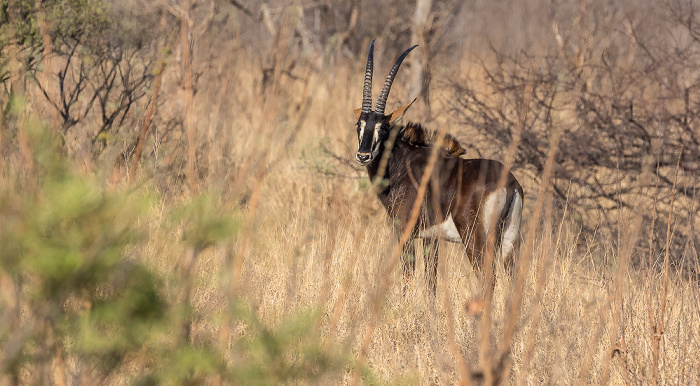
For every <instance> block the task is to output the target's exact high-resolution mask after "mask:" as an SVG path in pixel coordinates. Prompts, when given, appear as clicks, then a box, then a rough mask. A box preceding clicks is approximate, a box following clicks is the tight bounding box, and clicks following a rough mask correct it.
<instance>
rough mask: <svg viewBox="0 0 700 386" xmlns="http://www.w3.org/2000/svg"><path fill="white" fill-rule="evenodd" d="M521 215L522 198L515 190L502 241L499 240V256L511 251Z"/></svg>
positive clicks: (516, 236)
mask: <svg viewBox="0 0 700 386" xmlns="http://www.w3.org/2000/svg"><path fill="white" fill-rule="evenodd" d="M522 215H523V199H522V198H521V197H520V194H519V193H518V192H517V191H516V192H515V194H514V195H513V201H512V202H511V204H510V217H508V219H507V220H506V226H505V232H503V241H502V242H501V257H502V258H503V257H506V256H508V255H509V254H510V253H511V252H512V251H513V246H514V245H515V241H516V240H517V238H518V233H519V232H520V220H521V217H522Z"/></svg>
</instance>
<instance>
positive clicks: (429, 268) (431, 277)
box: [423, 239, 438, 295]
mask: <svg viewBox="0 0 700 386" xmlns="http://www.w3.org/2000/svg"><path fill="white" fill-rule="evenodd" d="M423 245H424V247H423V248H424V253H423V261H424V262H425V276H426V279H427V280H426V284H427V286H428V289H430V291H431V292H432V293H433V295H435V294H436V292H437V269H438V239H425V240H423Z"/></svg>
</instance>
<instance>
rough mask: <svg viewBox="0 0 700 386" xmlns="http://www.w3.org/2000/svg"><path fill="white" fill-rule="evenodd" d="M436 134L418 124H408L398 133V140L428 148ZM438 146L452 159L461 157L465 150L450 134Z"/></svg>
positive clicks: (433, 142) (433, 141)
mask: <svg viewBox="0 0 700 386" xmlns="http://www.w3.org/2000/svg"><path fill="white" fill-rule="evenodd" d="M437 136H438V132H437V131H432V130H428V129H426V128H424V127H423V126H422V125H421V124H420V123H413V122H408V123H407V124H406V126H404V127H403V128H402V129H401V131H400V132H399V138H401V139H403V140H404V141H406V142H408V143H410V144H411V145H413V146H421V147H428V146H432V145H433V144H435V141H436V140H437ZM440 146H441V147H442V148H443V149H444V150H445V151H447V152H448V153H449V154H450V155H451V156H453V157H457V158H459V157H461V156H462V155H464V154H466V153H467V150H466V149H465V148H463V147H462V145H460V143H459V142H457V140H456V139H455V138H454V137H453V136H451V135H450V134H445V138H443V140H442V143H441V144H440Z"/></svg>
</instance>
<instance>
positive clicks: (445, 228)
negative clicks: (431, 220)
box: [418, 215, 462, 243]
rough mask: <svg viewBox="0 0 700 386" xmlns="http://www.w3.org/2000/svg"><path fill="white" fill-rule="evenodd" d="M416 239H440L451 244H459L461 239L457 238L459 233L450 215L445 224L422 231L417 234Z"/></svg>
mask: <svg viewBox="0 0 700 386" xmlns="http://www.w3.org/2000/svg"><path fill="white" fill-rule="evenodd" d="M418 237H420V238H423V239H437V238H441V239H443V240H447V241H450V242H453V243H461V242H462V238H461V237H460V236H459V231H457V227H456V226H455V222H454V220H453V219H452V215H449V217H447V220H445V222H443V223H440V224H437V225H433V226H431V227H430V228H428V229H424V230H422V231H420V232H418Z"/></svg>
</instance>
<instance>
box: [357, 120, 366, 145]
mask: <svg viewBox="0 0 700 386" xmlns="http://www.w3.org/2000/svg"><path fill="white" fill-rule="evenodd" d="M365 126H367V122H365V121H360V134H359V135H358V137H357V140H358V141H360V143H362V136H363V135H364V134H365Z"/></svg>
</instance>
